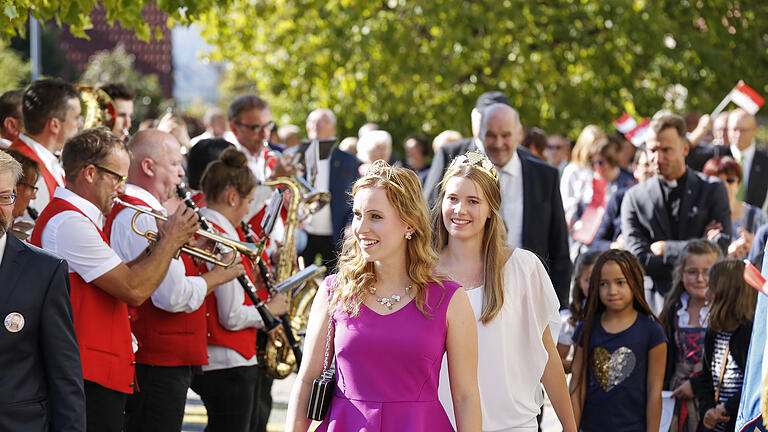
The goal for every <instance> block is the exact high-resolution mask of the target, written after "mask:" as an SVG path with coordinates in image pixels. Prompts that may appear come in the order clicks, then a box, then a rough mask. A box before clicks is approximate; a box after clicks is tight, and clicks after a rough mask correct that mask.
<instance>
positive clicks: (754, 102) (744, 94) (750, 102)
mask: <svg viewBox="0 0 768 432" xmlns="http://www.w3.org/2000/svg"><path fill="white" fill-rule="evenodd" d="M728 97H729V98H730V99H731V101H733V103H735V104H736V105H738V106H740V107H741V108H742V109H743V110H744V111H746V112H748V113H750V114H752V115H755V114H756V113H757V112H758V111H759V110H760V107H761V106H763V104H764V103H765V99H763V97H762V96H760V95H759V94H757V92H756V91H754V90H752V88H751V87H749V86H748V85H746V84H744V81H739V83H738V84H736V87H734V88H733V90H731V92H730V93H729V94H728Z"/></svg>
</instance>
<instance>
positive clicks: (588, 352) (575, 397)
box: [571, 250, 667, 432]
mask: <svg viewBox="0 0 768 432" xmlns="http://www.w3.org/2000/svg"><path fill="white" fill-rule="evenodd" d="M574 340H575V341H576V354H575V355H574V359H573V377H572V379H571V401H572V403H573V410H574V414H575V415H576V423H577V424H579V429H580V430H582V431H584V432H590V431H624V432H632V431H643V432H647V431H653V432H657V431H658V430H659V422H660V420H661V387H662V382H663V380H664V366H665V364H666V356H667V343H666V341H667V340H666V337H665V335H664V329H663V328H662V326H661V324H660V323H659V322H658V320H657V319H656V317H655V316H654V315H653V312H651V309H650V308H649V307H648V303H646V301H645V295H644V291H643V270H642V267H641V266H640V263H639V262H638V261H637V259H636V258H635V257H634V256H633V255H632V254H630V253H629V252H626V251H621V250H610V251H607V252H604V253H603V254H601V255H600V257H599V258H598V259H597V262H595V267H594V269H593V270H592V275H591V277H590V283H589V295H588V297H587V310H586V313H585V317H584V323H583V324H582V325H580V326H579V327H578V328H577V329H576V334H575V336H574Z"/></svg>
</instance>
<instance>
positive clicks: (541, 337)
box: [432, 152, 576, 431]
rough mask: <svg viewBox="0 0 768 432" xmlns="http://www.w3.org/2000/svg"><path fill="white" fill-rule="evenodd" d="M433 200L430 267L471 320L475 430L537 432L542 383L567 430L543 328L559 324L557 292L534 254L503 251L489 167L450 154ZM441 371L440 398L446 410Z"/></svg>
mask: <svg viewBox="0 0 768 432" xmlns="http://www.w3.org/2000/svg"><path fill="white" fill-rule="evenodd" d="M439 198H440V199H439V200H438V201H437V202H436V203H435V206H434V208H433V209H432V230H433V231H434V232H435V233H436V238H435V249H436V250H437V251H438V253H439V254H440V260H439V264H438V267H437V269H438V271H439V272H441V273H444V274H446V275H448V276H449V277H450V278H451V279H453V280H455V281H457V282H459V283H460V284H461V285H462V286H463V288H464V291H466V293H467V295H468V296H469V300H470V303H471V304H472V309H473V312H474V318H475V320H477V335H478V353H479V361H480V364H481V367H480V369H479V370H478V371H477V376H478V381H479V385H480V395H481V400H482V410H483V430H493V431H535V430H537V423H536V416H537V414H538V413H539V411H540V408H541V403H542V401H543V398H541V390H540V383H542V382H543V384H544V388H545V389H546V391H547V394H548V395H549V398H550V400H551V401H552V405H553V407H554V408H555V412H556V413H557V416H558V418H559V419H560V422H561V424H562V425H563V428H564V430H566V431H575V430H576V425H575V423H574V421H573V412H572V410H571V407H570V400H569V399H568V389H567V387H566V383H565V374H564V373H563V367H562V364H561V363H560V357H559V355H558V353H557V349H556V348H555V344H554V342H553V337H552V335H551V333H550V323H559V315H558V306H559V302H558V300H557V295H556V294H555V291H554V288H553V287H552V282H551V281H550V280H549V277H548V276H547V271H546V269H545V268H544V266H543V264H542V263H541V260H539V258H538V257H537V256H536V255H534V254H533V253H531V252H528V251H526V250H523V249H519V248H518V249H510V248H508V247H507V246H506V229H505V227H504V222H503V219H502V218H501V213H500V210H499V209H500V206H501V191H500V188H499V182H498V176H497V174H496V169H495V168H494V166H493V163H492V162H491V161H490V160H488V159H487V158H486V157H485V156H484V155H483V154H482V153H479V152H470V153H467V154H465V155H462V156H459V157H457V158H456V159H455V160H454V161H453V162H452V163H451V166H450V167H449V168H448V170H447V171H446V173H445V175H444V176H443V180H442V182H441V183H440V196H439ZM449 360H450V359H449ZM448 366H449V367H448V368H446V367H445V366H444V367H443V372H444V373H443V374H442V376H441V386H440V389H441V390H440V396H441V398H440V399H441V401H442V402H443V405H444V406H446V410H447V411H448V412H450V411H451V410H450V404H451V400H450V397H448V395H449V393H448V390H449V388H451V387H453V377H449V376H448V373H447V372H449V371H450V362H449V363H448ZM449 378H450V379H449ZM449 381H450V387H449Z"/></svg>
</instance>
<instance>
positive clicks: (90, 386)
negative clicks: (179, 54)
mask: <svg viewBox="0 0 768 432" xmlns="http://www.w3.org/2000/svg"><path fill="white" fill-rule="evenodd" d="M59 123H60V121H58V120H54V119H51V120H49V121H48V125H49V127H51V125H52V124H53V125H56V126H57V127H58V126H59ZM30 129H31V128H30ZM61 158H62V163H63V166H64V172H65V173H66V179H67V186H66V188H63V187H58V188H56V191H55V192H54V195H53V199H52V200H51V202H50V204H48V206H47V207H46V208H45V210H43V212H42V213H41V214H40V217H39V218H38V220H37V223H36V225H35V229H34V231H33V232H32V239H31V243H32V244H34V245H36V246H40V247H42V248H44V249H46V250H48V251H51V252H53V253H54V254H56V255H58V256H60V257H62V258H64V259H65V260H67V262H68V264H69V272H70V273H69V279H70V285H71V294H70V297H71V301H72V313H73V318H74V326H75V334H76V335H77V340H78V344H79V349H80V358H81V360H82V369H83V378H84V380H85V384H84V386H85V398H86V419H87V428H88V430H89V431H98V432H105V431H106V432H110V431H121V430H123V426H124V418H123V410H124V408H125V401H126V397H127V395H128V394H130V393H133V391H134V387H135V385H136V384H135V382H134V366H133V360H134V354H133V349H132V344H131V330H130V323H129V316H128V306H131V307H138V306H140V305H141V304H142V303H143V302H144V301H145V300H147V299H148V298H149V297H150V296H151V295H152V293H153V292H154V291H155V289H156V288H157V286H158V285H159V284H160V282H161V281H162V280H163V278H164V277H165V275H166V273H167V272H168V266H169V264H170V262H171V259H172V258H173V257H174V256H175V255H176V253H177V251H178V250H179V248H181V246H183V245H184V244H185V243H187V241H189V240H190V239H191V238H192V236H193V234H194V233H195V232H196V231H197V229H198V225H197V218H196V215H195V213H194V212H193V211H191V210H189V209H187V208H185V207H180V208H179V209H178V210H177V211H176V213H174V214H173V215H172V216H171V217H170V218H169V220H168V222H166V223H164V224H161V225H159V226H158V231H159V240H158V241H157V242H156V243H155V244H154V245H153V246H151V247H149V248H147V249H146V250H145V251H144V252H143V253H142V254H141V255H139V256H138V257H136V259H134V260H133V261H130V262H127V263H126V262H124V261H123V260H122V259H120V257H119V256H118V255H117V254H116V253H115V251H114V250H112V248H111V247H110V245H109V239H108V238H107V236H106V235H105V234H104V232H103V231H102V220H103V216H104V215H106V214H108V213H109V212H110V210H111V209H112V203H113V199H114V198H115V197H116V196H117V195H118V194H122V193H124V192H125V190H124V188H123V185H124V183H125V178H126V175H127V173H128V166H129V164H130V157H129V155H128V151H127V149H126V148H125V145H124V144H123V143H122V142H121V141H120V140H119V138H117V137H116V136H115V135H113V134H112V133H110V132H109V130H108V129H106V128H104V127H98V128H93V129H88V130H86V131H84V132H82V133H80V134H79V135H77V136H75V137H73V138H71V139H70V140H69V141H67V143H66V145H65V146H64V149H63V151H62V157H61Z"/></svg>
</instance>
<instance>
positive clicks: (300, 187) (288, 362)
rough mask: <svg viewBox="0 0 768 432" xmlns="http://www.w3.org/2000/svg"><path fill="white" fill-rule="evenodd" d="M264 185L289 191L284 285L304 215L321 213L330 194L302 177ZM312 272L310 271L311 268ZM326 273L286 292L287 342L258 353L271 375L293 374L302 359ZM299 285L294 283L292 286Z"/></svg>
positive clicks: (281, 265)
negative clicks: (308, 329) (308, 324)
mask: <svg viewBox="0 0 768 432" xmlns="http://www.w3.org/2000/svg"><path fill="white" fill-rule="evenodd" d="M263 185H264V186H272V187H282V188H284V189H285V190H287V192H288V195H289V196H288V200H289V201H288V202H289V204H288V217H287V218H286V221H285V231H284V234H283V242H282V245H281V247H280V259H279V261H278V263H277V268H276V269H275V274H274V282H275V284H276V285H280V283H281V282H284V281H286V280H287V279H289V278H290V277H291V276H293V274H294V263H295V262H296V247H295V246H294V235H295V231H296V227H297V226H298V224H299V222H300V221H301V219H302V216H306V215H310V214H313V213H315V212H316V211H318V210H320V209H321V208H322V207H323V206H324V205H326V204H328V203H329V202H330V195H329V194H328V193H327V192H316V191H314V190H313V189H312V187H311V186H310V185H309V184H308V183H306V181H303V179H302V178H301V177H298V176H295V175H294V176H292V177H278V178H276V179H274V180H269V181H266V182H264V183H263ZM308 270H309V269H308ZM324 273H325V267H316V266H315V268H314V269H312V270H311V271H310V272H308V273H307V274H309V276H310V277H309V278H305V281H304V282H303V283H301V284H299V285H298V286H297V287H296V288H295V289H289V290H287V291H285V294H286V296H287V297H288V298H289V301H290V305H289V310H288V313H287V314H285V315H283V316H281V317H280V318H281V320H282V321H283V330H284V331H285V333H286V339H287V340H282V339H280V338H275V339H269V340H268V341H267V343H266V345H265V346H264V347H263V349H259V350H257V358H258V363H259V364H260V365H263V367H264V369H265V371H266V373H267V375H269V376H270V377H272V378H274V379H283V378H285V377H287V376H288V375H290V374H291V372H293V370H294V369H295V368H296V366H297V364H298V363H300V361H301V360H300V359H301V345H302V343H303V335H304V333H305V331H306V328H307V322H308V321H309V311H310V308H311V307H312V300H313V299H314V297H315V293H316V292H317V287H318V286H320V282H322V280H320V281H318V277H321V276H322V275H323V274H324ZM293 285H295V284H292V286H293Z"/></svg>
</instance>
